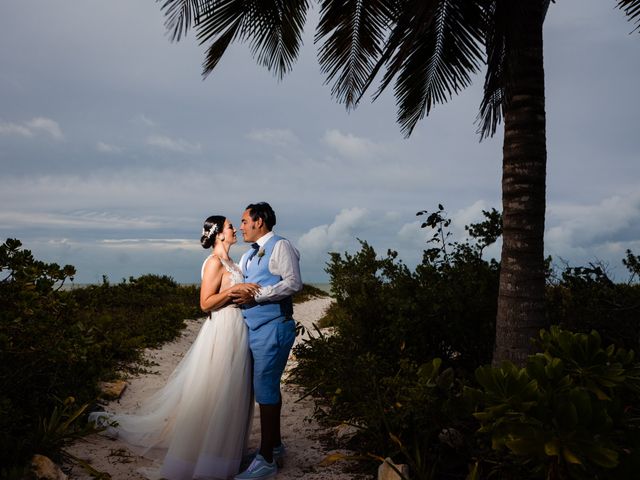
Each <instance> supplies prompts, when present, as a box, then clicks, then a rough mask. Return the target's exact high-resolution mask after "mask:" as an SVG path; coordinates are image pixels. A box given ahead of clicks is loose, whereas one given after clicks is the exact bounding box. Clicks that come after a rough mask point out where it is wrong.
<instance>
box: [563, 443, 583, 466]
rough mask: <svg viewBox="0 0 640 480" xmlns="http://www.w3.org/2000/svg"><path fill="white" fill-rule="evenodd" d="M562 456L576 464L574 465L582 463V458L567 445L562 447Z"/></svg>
mask: <svg viewBox="0 0 640 480" xmlns="http://www.w3.org/2000/svg"><path fill="white" fill-rule="evenodd" d="M562 457H563V458H564V459H565V461H566V462H568V463H571V464H574V465H582V460H580V459H579V458H578V457H577V456H576V454H575V453H573V452H572V451H571V450H569V449H568V448H567V447H563V448H562Z"/></svg>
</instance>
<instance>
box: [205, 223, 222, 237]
mask: <svg viewBox="0 0 640 480" xmlns="http://www.w3.org/2000/svg"><path fill="white" fill-rule="evenodd" d="M217 231H218V224H217V223H214V224H213V226H212V227H211V230H209V231H208V232H207V231H206V230H205V228H204V227H202V235H203V236H205V237H207V238H211V237H212V236H213V235H214V234H215V233H216V232H217Z"/></svg>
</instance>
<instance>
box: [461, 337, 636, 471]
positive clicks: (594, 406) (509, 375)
mask: <svg viewBox="0 0 640 480" xmlns="http://www.w3.org/2000/svg"><path fill="white" fill-rule="evenodd" d="M538 343H539V348H540V350H541V353H537V354H535V355H531V356H530V357H529V359H528V362H527V365H526V367H525V368H517V367H515V366H514V365H513V364H511V363H508V362H507V363H505V364H504V365H503V366H502V367H500V368H492V367H490V366H485V367H480V368H478V370H477V371H476V378H477V381H478V383H479V384H480V386H481V388H480V389H471V388H469V389H467V392H466V393H467V396H468V397H469V398H471V399H473V400H474V401H476V402H477V403H478V404H479V405H480V409H479V411H478V412H477V413H475V414H474V415H475V417H476V418H477V419H478V420H479V421H480V423H481V429H480V432H481V433H486V434H489V435H490V436H491V445H492V449H493V450H494V451H496V452H497V453H498V454H499V456H500V457H501V459H500V461H499V462H495V461H494V462H493V463H490V462H486V461H485V462H483V460H482V459H481V460H480V463H481V464H483V466H484V467H485V468H484V470H485V471H487V473H488V474H489V475H493V476H497V477H498V478H505V476H506V477H507V478H508V477H513V476H516V477H517V478H522V479H529V478H530V479H549V480H558V479H573V478H575V479H581V478H610V479H620V478H633V477H634V473H632V472H637V467H638V466H639V465H640V450H639V447H640V435H639V434H640V424H639V421H640V416H639V415H638V413H639V410H638V406H639V405H640V364H638V363H637V362H636V361H635V358H634V354H633V352H630V351H627V350H625V349H622V348H616V347H615V346H613V345H610V346H608V347H607V348H603V346H602V345H601V339H600V336H599V335H598V333H597V332H595V331H593V332H591V333H589V334H584V333H571V332H568V331H565V330H562V329H560V328H558V327H552V328H551V329H550V331H545V330H543V331H541V333H540V339H539V342H538ZM506 472H508V475H505V473H506Z"/></svg>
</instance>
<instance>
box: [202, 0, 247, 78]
mask: <svg viewBox="0 0 640 480" xmlns="http://www.w3.org/2000/svg"><path fill="white" fill-rule="evenodd" d="M209 3H210V4H212V7H211V8H209V9H207V14H206V15H203V16H201V18H200V19H199V22H198V25H197V31H198V34H197V35H198V40H199V41H200V44H201V45H204V44H205V43H207V42H209V41H211V45H209V47H208V48H207V53H206V56H205V61H204V63H203V70H202V74H203V76H205V77H206V76H207V75H209V74H210V73H211V72H212V71H213V69H214V68H215V66H216V65H217V64H218V62H219V61H220V59H221V58H222V55H224V52H225V51H226V50H227V47H228V46H229V45H230V43H231V42H232V41H233V39H234V38H236V37H237V35H238V29H239V27H240V24H241V22H242V19H243V18H244V15H246V13H245V2H244V1H243V0H220V1H215V2H213V1H210V2H209Z"/></svg>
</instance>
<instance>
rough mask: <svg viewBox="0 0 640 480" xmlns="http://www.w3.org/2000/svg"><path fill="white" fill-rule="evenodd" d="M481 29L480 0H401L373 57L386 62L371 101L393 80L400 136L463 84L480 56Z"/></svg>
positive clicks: (479, 61)
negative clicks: (380, 48)
mask: <svg viewBox="0 0 640 480" xmlns="http://www.w3.org/2000/svg"><path fill="white" fill-rule="evenodd" d="M484 27H485V25H484V12H483V10H482V8H481V7H480V2H475V1H469V0H430V1H426V0H410V1H407V2H405V3H404V5H403V10H402V11H401V12H399V16H398V19H397V23H396V24H395V26H394V27H393V29H392V31H391V34H390V36H389V39H388V41H387V43H386V45H385V47H384V49H383V54H382V57H381V59H380V60H379V63H380V61H384V62H385V63H386V64H387V71H386V72H385V75H384V77H383V79H382V82H381V85H380V87H379V88H378V90H377V92H376V94H375V96H374V99H375V98H377V97H378V96H379V95H380V94H381V93H382V92H383V91H384V90H385V89H386V88H387V86H388V85H389V84H390V83H391V81H392V80H393V79H394V78H395V79H396V80H395V86H394V94H395V97H396V103H397V105H398V113H397V115H398V123H399V124H400V127H401V129H402V131H403V133H404V134H405V136H407V137H408V136H410V135H411V132H412V131H413V129H414V128H415V126H416V124H417V123H418V121H419V120H420V119H422V118H424V116H425V115H428V114H429V112H430V111H431V109H432V108H433V106H434V105H435V104H437V103H445V102H447V101H448V100H449V99H450V98H451V97H452V96H453V95H454V94H457V93H459V92H460V91H461V90H462V89H463V88H465V87H467V86H469V84H470V83H471V74H472V73H475V72H477V71H478V69H479V64H480V63H481V62H482V61H483V58H484V57H483V52H482V49H481V48H480V47H481V46H482V44H483V35H484V31H483V30H484ZM386 58H388V60H385V59H386ZM374 71H376V70H374Z"/></svg>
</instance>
